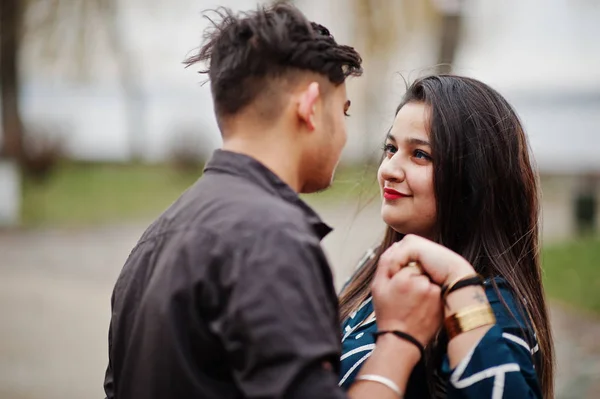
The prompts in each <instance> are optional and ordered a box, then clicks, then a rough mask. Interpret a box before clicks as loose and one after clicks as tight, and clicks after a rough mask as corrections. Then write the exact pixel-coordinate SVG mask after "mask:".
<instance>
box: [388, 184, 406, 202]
mask: <svg viewBox="0 0 600 399" xmlns="http://www.w3.org/2000/svg"><path fill="white" fill-rule="evenodd" d="M404 197H408V195H406V194H402V193H401V192H399V191H396V190H394V189H393V188H387V187H386V188H384V189H383V198H385V199H386V200H390V201H392V200H397V199H400V198H404Z"/></svg>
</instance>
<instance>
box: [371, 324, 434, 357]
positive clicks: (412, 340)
mask: <svg viewBox="0 0 600 399" xmlns="http://www.w3.org/2000/svg"><path fill="white" fill-rule="evenodd" d="M384 334H394V335H395V336H397V337H398V338H400V339H403V340H405V341H408V342H410V343H411V344H413V345H415V346H416V347H417V348H418V349H419V352H420V353H421V358H424V357H425V347H424V346H423V344H421V343H420V342H419V341H417V339H416V338H415V337H413V336H412V335H410V334H407V333H404V332H402V331H396V330H393V331H392V330H389V331H388V330H384V331H377V332H375V333H373V336H374V337H375V341H377V338H379V336H381V335H384Z"/></svg>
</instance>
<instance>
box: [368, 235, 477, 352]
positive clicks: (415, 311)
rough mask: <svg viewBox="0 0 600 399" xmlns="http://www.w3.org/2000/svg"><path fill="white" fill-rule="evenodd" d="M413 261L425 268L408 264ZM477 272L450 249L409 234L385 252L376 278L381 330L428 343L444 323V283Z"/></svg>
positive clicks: (376, 297)
mask: <svg viewBox="0 0 600 399" xmlns="http://www.w3.org/2000/svg"><path fill="white" fill-rule="evenodd" d="M411 262H417V263H418V264H419V265H421V267H422V270H420V269H419V267H416V266H408V267H407V265H409V264H410V263H411ZM423 272H424V273H423ZM473 273H474V269H473V267H472V266H471V265H470V264H469V263H468V262H467V261H466V260H465V259H464V258H462V257H461V256H460V255H458V254H456V253H455V252H453V251H451V250H449V249H448V248H446V247H443V246H441V245H439V244H436V243H434V242H432V241H429V240H427V239H425V238H422V237H418V236H414V235H407V236H405V237H404V238H403V239H402V241H400V242H397V243H395V244H394V245H392V246H391V247H390V248H389V249H388V250H387V251H386V252H385V253H384V254H383V255H381V258H380V260H379V264H378V267H377V272H376V275H375V277H374V279H373V285H372V294H373V304H374V306H375V313H376V315H377V325H378V329H379V330H398V331H402V332H404V333H407V334H410V335H411V336H413V337H414V338H416V339H417V340H418V341H419V342H421V343H422V344H423V345H427V344H428V343H429V342H430V341H431V339H432V338H433V336H434V335H435V334H436V333H437V332H438V331H439V329H440V326H441V323H442V315H443V304H442V300H441V297H440V291H441V290H440V286H442V285H444V284H448V283H450V282H452V281H454V280H455V279H457V278H460V277H463V276H467V275H470V274H473Z"/></svg>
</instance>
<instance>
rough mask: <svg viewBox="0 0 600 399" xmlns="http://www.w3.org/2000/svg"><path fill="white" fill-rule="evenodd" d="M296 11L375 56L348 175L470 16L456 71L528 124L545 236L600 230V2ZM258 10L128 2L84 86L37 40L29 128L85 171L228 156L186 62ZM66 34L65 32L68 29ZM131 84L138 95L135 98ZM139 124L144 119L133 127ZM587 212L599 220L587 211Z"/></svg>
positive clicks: (470, 0)
mask: <svg viewBox="0 0 600 399" xmlns="http://www.w3.org/2000/svg"><path fill="white" fill-rule="evenodd" d="M295 3H296V4H297V5H298V6H299V7H300V8H301V9H303V10H304V11H305V12H306V13H307V14H308V16H309V17H310V18H311V19H314V20H318V21H319V22H321V23H323V24H324V25H327V26H328V27H330V28H331V31H332V32H333V34H334V35H335V36H336V38H337V39H338V40H339V41H340V42H346V43H350V44H353V45H355V46H356V47H357V48H358V49H359V50H360V51H361V53H363V54H364V56H365V67H366V72H365V76H364V77H363V78H361V79H358V80H355V81H352V82H350V83H349V93H350V95H351V96H352V103H353V107H352V108H353V109H352V118H351V119H350V140H349V143H348V147H347V150H346V152H345V154H344V160H345V161H346V162H361V161H363V160H365V159H367V158H372V156H373V154H374V153H376V152H377V151H378V147H379V144H380V141H381V140H382V139H383V136H384V134H385V131H386V129H387V127H388V126H389V125H390V123H391V121H392V117H393V110H394V108H395V106H396V104H397V102H398V101H399V99H400V96H401V95H402V92H403V88H404V80H405V79H406V80H408V81H411V80H412V79H414V78H415V77H417V76H420V75H423V74H427V73H429V72H431V71H432V68H431V67H432V66H433V65H434V64H435V63H436V61H437V59H438V56H437V54H438V47H439V40H440V30H439V29H440V27H439V24H438V23H437V21H439V19H436V18H435V17H432V15H433V14H435V13H436V12H437V13H460V20H461V29H460V32H459V33H460V34H459V45H458V48H457V51H456V56H455V62H454V65H455V69H454V70H455V72H457V73H459V74H465V75H469V76H473V77H476V78H479V79H481V80H483V81H485V82H486V83H489V84H491V85H492V86H493V87H495V88H497V89H498V90H499V91H500V92H501V93H503V94H505V95H506V97H507V98H508V99H509V101H511V102H512V103H513V104H514V105H515V107H516V109H517V111H518V112H519V114H520V115H521V117H522V119H523V122H524V124H525V127H526V129H527V132H528V134H529V137H530V141H531V145H532V148H533V152H534V155H535V158H536V160H537V163H538V165H539V168H540V173H541V175H542V182H543V189H544V197H543V206H544V230H545V236H546V237H548V238H564V237H570V236H571V235H573V234H574V232H575V231H576V230H577V213H578V212H579V214H580V216H579V217H580V219H581V218H582V216H581V215H582V214H583V215H584V216H585V213H586V211H585V209H584V210H583V211H582V210H581V209H580V208H581V207H583V208H586V206H587V208H589V209H592V210H591V211H589V209H588V213H589V212H592V218H595V222H593V223H596V226H597V227H598V229H600V217H598V212H599V210H600V205H599V204H598V201H599V200H598V198H600V188H599V187H600V183H599V176H600V112H599V111H600V41H598V39H597V38H598V37H600V24H598V23H597V21H599V20H600V3H599V2H597V1H594V0H569V1H566V0H548V1H545V2H543V3H540V2H539V1H535V0H506V1H502V2H490V1H484V0H464V1H461V0H431V1H430V2H427V1H419V2H413V1H410V0H405V1H392V0H389V1H383V0H380V1H373V0H372V1H368V0H328V1H318V0H297V1H295ZM255 4H256V2H255V1H253V0H228V1H216V0H215V1H205V0H170V1H168V2H167V1H160V0H127V1H124V0H122V1H121V2H120V8H119V13H118V15H119V18H118V20H117V21H115V22H114V23H115V25H113V28H115V27H116V32H118V34H119V40H120V45H121V46H122V48H123V49H124V50H125V51H124V54H125V57H126V60H125V62H123V61H122V60H121V61H120V62H119V60H118V59H117V58H116V55H115V53H114V51H113V50H112V49H111V46H110V45H109V44H107V43H109V42H110V40H108V39H107V38H108V37H109V36H107V34H106V32H105V30H106V29H107V28H106V25H105V24H102V23H100V22H97V25H96V26H97V28H96V31H97V34H96V35H94V37H95V40H93V41H90V42H89V43H90V44H89V46H90V48H88V49H87V50H88V51H86V54H87V55H86V57H87V58H88V60H87V61H91V62H87V63H86V65H87V67H86V71H84V72H85V73H83V74H81V73H77V74H75V73H73V71H72V68H71V69H70V68H65V67H64V66H65V62H63V61H64V60H61V56H60V54H61V52H60V51H59V52H57V54H58V60H56V59H54V60H53V62H47V60H45V59H44V58H43V57H40V46H41V45H43V44H41V43H43V41H39V39H35V38H34V39H30V41H29V42H28V46H27V47H26V48H25V51H24V53H23V60H24V75H23V78H24V87H23V112H24V117H25V119H26V121H28V122H29V123H30V124H35V125H39V126H51V127H52V128H53V129H55V130H56V132H57V134H61V135H64V136H65V138H66V141H65V142H66V145H67V150H68V152H69V154H70V155H71V156H73V157H74V158H76V159H85V160H99V161H126V160H128V159H130V158H131V156H132V154H135V153H138V154H141V155H142V156H143V158H145V159H147V160H150V161H157V160H161V159H164V158H165V157H167V156H168V154H169V151H170V149H171V148H172V145H173V141H174V140H178V139H180V138H181V135H185V134H188V135H189V134H191V135H194V134H195V135H198V137H200V138H201V142H202V143H203V152H204V154H205V155H208V154H210V152H211V151H212V149H214V148H216V147H217V146H218V145H219V143H220V137H219V133H218V131H217V128H216V123H215V120H214V116H213V112H212V104H211V100H210V92H209V87H208V85H204V86H202V84H201V83H202V82H203V80H204V77H203V76H200V75H197V74H195V70H191V69H189V70H185V69H184V68H183V65H182V63H181V62H182V60H183V59H184V58H185V56H186V55H187V54H189V53H190V51H193V50H194V49H195V48H197V47H198V46H199V44H200V42H201V34H202V29H203V28H204V27H205V26H206V20H204V19H202V17H201V11H202V10H204V9H207V8H214V7H215V6H217V5H226V6H230V7H232V8H234V9H240V10H244V9H250V8H253V7H255ZM365 7H366V8H365ZM365 10H366V11H365ZM63 25H64V27H63V28H64V29H66V30H67V31H68V29H69V23H68V22H67V21H65V22H64V23H63ZM103 32H104V33H103ZM374 35H376V36H374ZM64 45H65V48H66V47H68V46H69V45H70V44H69V43H68V42H67V43H65V44H64ZM89 50H91V51H89ZM55 58H56V57H55ZM124 66H125V68H126V69H127V71H126V74H125V75H123V67H124ZM123 76H125V82H129V83H131V84H130V85H129V88H127V87H126V88H125V89H126V90H124V87H123V82H124V80H123ZM132 110H133V111H134V112H135V113H136V115H137V119H135V120H134V121H133V123H132V119H131V118H129V116H130V114H129V113H130V112H132ZM586 198H587V199H586ZM589 198H592V200H593V201H595V205H594V206H595V208H594V206H592V207H591V208H590V206H589V204H588V205H586V201H587V203H589V202H590V201H589ZM594 198H595V199H594ZM593 201H592V202H593ZM575 204H579V208H577V207H576V206H575ZM576 208H577V209H579V210H577V209H576ZM594 209H595V210H596V211H595V212H596V214H595V216H594V215H593V213H594ZM583 219H585V217H583Z"/></svg>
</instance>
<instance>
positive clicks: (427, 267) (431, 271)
mask: <svg viewBox="0 0 600 399" xmlns="http://www.w3.org/2000/svg"><path fill="white" fill-rule="evenodd" d="M384 257H385V261H386V263H387V264H388V265H389V266H388V270H389V273H390V274H394V273H396V272H398V271H399V270H400V269H401V268H402V267H404V266H406V265H407V264H408V263H409V262H411V261H416V262H419V264H420V265H421V267H422V268H423V270H424V272H425V273H426V274H427V275H428V276H429V277H430V278H431V280H432V281H433V282H434V283H436V284H438V285H440V286H441V285H444V284H448V283H451V282H452V281H454V280H456V279H457V278H460V277H464V276H467V275H470V274H474V273H475V270H474V269H473V266H471V264H470V263H469V262H467V261H466V260H465V259H464V258H463V257H462V256H460V255H458V254H457V253H456V252H453V251H451V250H450V249H448V248H446V247H444V246H442V245H439V244H436V243H434V242H433V241H429V240H428V239H426V238H423V237H419V236H416V235H412V234H408V235H406V236H405V237H404V238H403V239H402V240H401V241H399V242H397V243H395V244H394V245H392V246H391V247H390V248H389V249H388V250H387V251H386V252H385V253H384V254H383V255H382V256H381V258H382V259H384Z"/></svg>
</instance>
